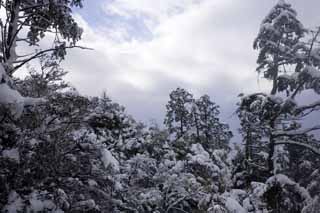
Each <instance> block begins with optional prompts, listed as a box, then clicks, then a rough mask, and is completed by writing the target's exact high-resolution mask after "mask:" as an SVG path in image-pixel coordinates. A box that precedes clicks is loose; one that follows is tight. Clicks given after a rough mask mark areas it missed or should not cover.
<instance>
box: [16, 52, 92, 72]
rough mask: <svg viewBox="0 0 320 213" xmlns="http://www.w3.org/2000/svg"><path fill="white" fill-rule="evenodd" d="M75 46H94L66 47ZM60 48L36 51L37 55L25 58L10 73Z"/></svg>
mask: <svg viewBox="0 0 320 213" xmlns="http://www.w3.org/2000/svg"><path fill="white" fill-rule="evenodd" d="M73 48H79V49H84V50H93V49H92V48H88V47H82V46H71V47H64V49H73ZM57 49H58V48H51V49H47V50H43V51H40V52H38V53H36V54H35V55H33V56H31V57H30V58H28V59H26V60H24V61H23V62H21V64H19V65H17V66H15V67H14V68H13V70H11V72H10V74H12V73H14V72H15V71H16V70H17V69H19V68H21V67H22V66H24V65H25V64H26V63H28V62H30V61H32V60H33V59H35V58H37V57H39V56H41V55H43V54H45V53H48V52H53V51H55V50H57Z"/></svg>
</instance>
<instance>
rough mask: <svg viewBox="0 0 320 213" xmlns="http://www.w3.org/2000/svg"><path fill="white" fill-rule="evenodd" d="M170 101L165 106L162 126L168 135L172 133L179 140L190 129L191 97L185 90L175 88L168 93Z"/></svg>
mask: <svg viewBox="0 0 320 213" xmlns="http://www.w3.org/2000/svg"><path fill="white" fill-rule="evenodd" d="M169 96H170V100H169V102H168V104H167V105H166V108H167V114H166V118H165V121H164V124H165V125H166V126H167V128H168V130H169V133H170V134H172V133H174V134H175V135H176V139H179V138H181V137H183V136H184V134H185V133H187V131H188V130H190V128H191V122H190V121H191V113H190V111H191V106H192V103H193V96H192V94H190V93H189V92H187V91H186V90H185V89H182V88H177V89H176V90H174V91H172V92H171V93H170V95H169Z"/></svg>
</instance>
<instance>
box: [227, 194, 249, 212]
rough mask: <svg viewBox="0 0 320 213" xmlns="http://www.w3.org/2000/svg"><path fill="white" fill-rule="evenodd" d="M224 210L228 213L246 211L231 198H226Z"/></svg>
mask: <svg viewBox="0 0 320 213" xmlns="http://www.w3.org/2000/svg"><path fill="white" fill-rule="evenodd" d="M226 208H227V210H228V211H229V212H230V213H246V212H247V211H246V210H245V209H244V208H243V207H242V206H241V205H240V204H239V203H238V202H237V201H236V200H235V199H233V198H230V197H228V198H227V201H226Z"/></svg>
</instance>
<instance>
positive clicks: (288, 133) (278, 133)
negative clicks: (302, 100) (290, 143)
mask: <svg viewBox="0 0 320 213" xmlns="http://www.w3.org/2000/svg"><path fill="white" fill-rule="evenodd" d="M316 130H320V125H315V126H313V127H310V128H307V129H301V130H290V131H276V132H275V133H274V136H275V137H282V136H296V135H303V134H307V133H309V132H312V131H316Z"/></svg>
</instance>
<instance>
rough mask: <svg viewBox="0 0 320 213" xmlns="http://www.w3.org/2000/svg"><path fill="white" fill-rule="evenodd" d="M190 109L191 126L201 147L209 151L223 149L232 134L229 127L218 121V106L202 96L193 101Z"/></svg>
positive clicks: (206, 96)
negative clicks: (193, 104)
mask: <svg viewBox="0 0 320 213" xmlns="http://www.w3.org/2000/svg"><path fill="white" fill-rule="evenodd" d="M192 109H193V110H192V117H193V120H194V123H193V126H194V128H196V132H197V137H198V138H199V139H200V141H203V145H204V146H206V147H210V149H220V148H225V147H226V146H227V144H228V142H229V140H230V138H231V137H232V133H231V131H230V130H229V126H228V125H227V124H224V123H222V122H221V121H220V119H219V114H220V111H219V106H218V105H216V104H215V103H214V102H212V101H211V100H210V97H209V96H208V95H203V96H201V97H200V98H199V99H197V100H196V101H195V107H193V108H192Z"/></svg>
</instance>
